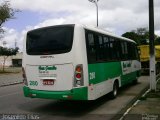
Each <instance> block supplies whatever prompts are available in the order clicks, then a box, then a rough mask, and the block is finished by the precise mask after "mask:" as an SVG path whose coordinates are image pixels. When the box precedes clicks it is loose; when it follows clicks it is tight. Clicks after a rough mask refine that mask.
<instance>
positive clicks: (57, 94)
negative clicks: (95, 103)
mask: <svg viewBox="0 0 160 120" xmlns="http://www.w3.org/2000/svg"><path fill="white" fill-rule="evenodd" d="M23 91H24V96H25V97H31V98H45V99H61V100H87V99H88V89H87V87H82V88H75V89H72V90H69V91H45V90H32V89H30V88H29V87H26V86H24V87H23Z"/></svg>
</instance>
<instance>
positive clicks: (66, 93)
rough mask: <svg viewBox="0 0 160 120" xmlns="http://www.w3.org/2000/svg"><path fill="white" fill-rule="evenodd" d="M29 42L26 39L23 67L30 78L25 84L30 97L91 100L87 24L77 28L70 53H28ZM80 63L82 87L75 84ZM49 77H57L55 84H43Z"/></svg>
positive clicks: (27, 94)
mask: <svg viewBox="0 0 160 120" xmlns="http://www.w3.org/2000/svg"><path fill="white" fill-rule="evenodd" d="M79 36H81V37H79ZM25 43H26V40H25V41H24V54H23V59H24V60H23V68H24V69H25V72H26V76H27V81H28V86H25V87H24V94H25V96H26V97H32V98H50V99H74V100H80V99H81V100H88V88H87V86H88V65H87V57H86V47H85V46H86V45H85V34H84V28H83V27H81V26H79V25H78V26H75V27H74V34H73V45H72V49H71V51H70V52H67V53H63V54H53V55H27V54H26V44H25ZM77 65H82V67H83V80H84V85H83V86H80V87H76V86H74V80H75V68H76V66H77ZM47 68H49V70H47ZM50 68H53V70H50ZM47 79H53V80H54V85H43V80H47ZM47 94H48V95H47Z"/></svg>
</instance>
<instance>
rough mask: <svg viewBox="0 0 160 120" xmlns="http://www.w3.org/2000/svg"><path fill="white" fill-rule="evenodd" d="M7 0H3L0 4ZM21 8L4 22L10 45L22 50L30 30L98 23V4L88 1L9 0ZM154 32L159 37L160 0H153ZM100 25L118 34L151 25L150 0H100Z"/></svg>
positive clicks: (6, 39) (16, 7) (0, 43)
mask: <svg viewBox="0 0 160 120" xmlns="http://www.w3.org/2000/svg"><path fill="white" fill-rule="evenodd" d="M2 1H4V0H0V4H1V3H2ZM8 1H10V4H11V7H12V8H14V9H18V10H20V12H17V13H15V18H14V19H11V20H9V21H7V22H6V23H5V24H3V28H4V29H5V31H6V32H5V37H4V38H3V40H1V41H0V45H2V43H3V41H6V42H7V44H6V46H7V47H14V46H15V43H16V45H17V46H18V47H19V48H20V51H22V49H23V40H24V37H25V34H26V32H27V31H29V30H32V29H36V28H39V27H44V26H52V25H57V24H73V23H79V24H84V25H89V26H96V6H95V4H94V3H91V2H89V1H88V0H8ZM154 7H155V8H154V11H155V13H154V15H155V34H157V35H159V36H160V13H159V11H160V0H154ZM98 8H99V28H101V29H104V30H107V31H111V32H113V33H115V34H117V35H122V34H123V33H125V32H129V31H132V30H135V29H137V28H142V27H143V28H149V15H148V14H149V13H148V0H137V1H133V0H99V1H98Z"/></svg>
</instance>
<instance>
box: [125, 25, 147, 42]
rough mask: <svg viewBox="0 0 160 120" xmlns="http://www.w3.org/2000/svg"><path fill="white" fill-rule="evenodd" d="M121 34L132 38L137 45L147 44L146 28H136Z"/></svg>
mask: <svg viewBox="0 0 160 120" xmlns="http://www.w3.org/2000/svg"><path fill="white" fill-rule="evenodd" d="M122 36H123V37H126V38H129V39H132V40H134V41H135V42H136V43H137V44H138V45H141V44H148V43H147V40H148V39H149V31H148V29H147V28H137V30H132V31H131V32H126V33H124V34H122Z"/></svg>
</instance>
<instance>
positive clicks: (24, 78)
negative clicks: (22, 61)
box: [22, 67, 28, 86]
mask: <svg viewBox="0 0 160 120" xmlns="http://www.w3.org/2000/svg"><path fill="white" fill-rule="evenodd" d="M22 77H23V82H24V84H25V85H26V86H28V82H27V77H26V72H25V69H24V67H22Z"/></svg>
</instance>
